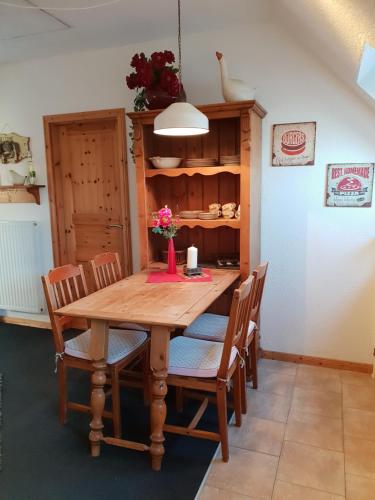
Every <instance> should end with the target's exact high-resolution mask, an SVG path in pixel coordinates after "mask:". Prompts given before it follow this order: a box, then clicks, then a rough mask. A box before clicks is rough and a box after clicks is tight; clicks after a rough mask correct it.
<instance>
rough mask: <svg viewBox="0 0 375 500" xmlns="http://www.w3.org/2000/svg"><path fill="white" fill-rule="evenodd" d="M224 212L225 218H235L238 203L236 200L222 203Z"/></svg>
mask: <svg viewBox="0 0 375 500" xmlns="http://www.w3.org/2000/svg"><path fill="white" fill-rule="evenodd" d="M221 208H222V212H223V217H224V219H233V217H234V216H235V214H236V212H235V209H236V204H235V203H234V202H231V203H225V204H224V205H222V207H221Z"/></svg>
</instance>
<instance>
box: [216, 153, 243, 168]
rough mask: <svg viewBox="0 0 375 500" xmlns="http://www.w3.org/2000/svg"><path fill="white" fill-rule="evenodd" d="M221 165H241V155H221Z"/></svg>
mask: <svg viewBox="0 0 375 500" xmlns="http://www.w3.org/2000/svg"><path fill="white" fill-rule="evenodd" d="M219 163H220V165H225V166H228V165H229V166H233V165H237V166H238V165H240V155H226V156H223V155H220V159H219Z"/></svg>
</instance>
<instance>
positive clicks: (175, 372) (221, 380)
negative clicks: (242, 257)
mask: <svg viewBox="0 0 375 500" xmlns="http://www.w3.org/2000/svg"><path fill="white" fill-rule="evenodd" d="M253 280H254V278H253V277H252V276H250V277H249V278H248V279H247V280H246V281H244V282H243V283H242V284H241V286H240V288H239V289H237V290H235V291H234V294H233V299H232V305H231V311H230V315H229V321H228V324H227V331H226V335H225V340H224V342H223V343H222V342H212V341H207V340H200V339H195V338H190V337H185V336H180V337H175V338H174V339H173V340H172V341H171V343H170V354H169V368H168V379H167V384H168V385H171V386H175V387H177V388H183V389H190V390H198V391H204V392H211V393H215V394H216V403H217V412H218V421H219V432H211V431H205V430H201V429H197V428H196V427H197V425H198V423H199V421H200V419H201V417H202V415H203V414H204V412H205V410H206V408H207V405H208V398H207V397H205V398H204V400H203V402H202V404H201V406H200V407H199V409H198V411H197V413H196V415H195V416H194V418H193V419H192V421H191V422H190V424H189V425H188V427H182V426H177V425H168V424H165V425H164V427H163V429H164V431H166V432H172V433H176V434H182V435H186V436H193V437H199V438H203V439H211V440H213V441H219V442H221V450H222V456H223V460H224V462H227V461H228V460H229V447H228V424H227V389H229V386H230V383H231V380H232V379H233V397H234V411H235V423H236V426H240V425H241V373H240V369H241V366H240V365H241V355H240V352H241V351H242V349H243V346H244V343H245V337H246V333H247V328H248V321H249V300H250V298H251V290H252V285H253Z"/></svg>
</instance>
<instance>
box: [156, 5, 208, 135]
mask: <svg viewBox="0 0 375 500" xmlns="http://www.w3.org/2000/svg"><path fill="white" fill-rule="evenodd" d="M181 75H182V72H181V0H178V76H179V81H180V95H181V87H182V83H181ZM207 132H209V128H208V118H207V116H206V115H204V114H203V113H202V112H201V111H199V110H198V109H197V108H196V107H194V106H193V105H192V104H189V103H188V102H174V103H173V104H171V105H170V106H168V108H166V109H165V110H164V111H162V112H161V113H159V114H158V115H157V116H156V118H155V120H154V134H158V135H169V136H189V135H202V134H207Z"/></svg>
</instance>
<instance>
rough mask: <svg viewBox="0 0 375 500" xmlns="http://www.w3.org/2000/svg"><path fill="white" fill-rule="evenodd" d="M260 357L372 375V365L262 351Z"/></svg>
mask: <svg viewBox="0 0 375 500" xmlns="http://www.w3.org/2000/svg"><path fill="white" fill-rule="evenodd" d="M260 357H261V358H264V359H274V360H277V361H288V362H289V363H300V364H304V365H312V366H323V367H325V368H336V370H349V371H352V372H361V373H372V370H373V365H371V364H367V363H356V362H355V361H341V360H339V359H329V358H318V357H315V356H305V355H303V354H291V353H289V352H276V351H265V350H263V349H261V350H260Z"/></svg>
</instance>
